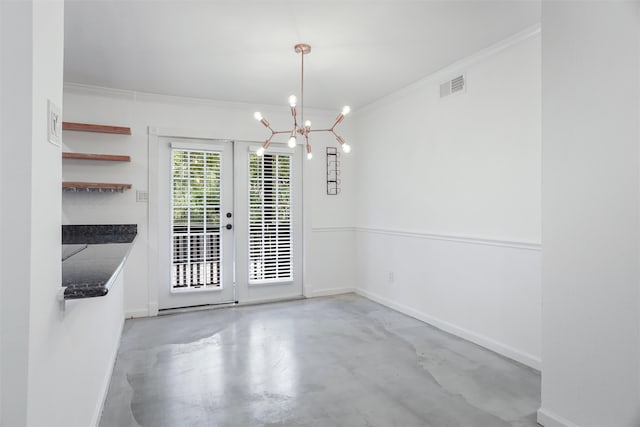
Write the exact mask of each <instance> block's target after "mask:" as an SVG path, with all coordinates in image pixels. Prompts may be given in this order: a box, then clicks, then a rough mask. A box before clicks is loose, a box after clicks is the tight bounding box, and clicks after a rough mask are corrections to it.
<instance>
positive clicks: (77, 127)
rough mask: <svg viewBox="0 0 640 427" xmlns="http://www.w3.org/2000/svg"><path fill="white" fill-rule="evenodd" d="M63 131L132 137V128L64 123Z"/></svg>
mask: <svg viewBox="0 0 640 427" xmlns="http://www.w3.org/2000/svg"><path fill="white" fill-rule="evenodd" d="M62 130H73V131H79V132H98V133H115V134H119V135H131V128H128V127H122V126H105V125H94V124H89V123H72V122H62Z"/></svg>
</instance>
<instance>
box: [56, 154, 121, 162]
mask: <svg viewBox="0 0 640 427" xmlns="http://www.w3.org/2000/svg"><path fill="white" fill-rule="evenodd" d="M62 158H63V159H78V160H108V161H111V162H130V161H131V157H129V156H116V155H113V154H90V153H69V152H63V153H62Z"/></svg>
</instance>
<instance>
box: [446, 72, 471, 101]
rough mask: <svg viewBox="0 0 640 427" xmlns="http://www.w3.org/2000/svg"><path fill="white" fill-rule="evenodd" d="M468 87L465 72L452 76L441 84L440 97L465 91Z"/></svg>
mask: <svg viewBox="0 0 640 427" xmlns="http://www.w3.org/2000/svg"><path fill="white" fill-rule="evenodd" d="M466 88H467V81H466V78H465V75H464V74H460V75H459V76H457V77H454V78H452V79H451V80H448V81H446V82H444V83H442V84H441V85H440V98H444V97H445V96H449V95H453V94H454V93H458V92H464V91H465V90H466Z"/></svg>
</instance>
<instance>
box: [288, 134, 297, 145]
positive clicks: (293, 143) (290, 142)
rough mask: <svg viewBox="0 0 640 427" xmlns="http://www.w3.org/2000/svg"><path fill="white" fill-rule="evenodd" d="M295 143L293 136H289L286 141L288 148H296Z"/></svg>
mask: <svg viewBox="0 0 640 427" xmlns="http://www.w3.org/2000/svg"><path fill="white" fill-rule="evenodd" d="M296 144H297V141H296V137H295V136H292V137H291V138H289V143H288V145H289V148H296Z"/></svg>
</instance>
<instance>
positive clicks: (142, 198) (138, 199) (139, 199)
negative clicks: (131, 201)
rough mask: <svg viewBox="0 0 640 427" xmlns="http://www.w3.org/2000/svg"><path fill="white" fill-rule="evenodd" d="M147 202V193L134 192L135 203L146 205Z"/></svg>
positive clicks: (142, 191)
mask: <svg viewBox="0 0 640 427" xmlns="http://www.w3.org/2000/svg"><path fill="white" fill-rule="evenodd" d="M148 201H149V192H148V191H145V190H137V191H136V202H141V203H146V202H148Z"/></svg>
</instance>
